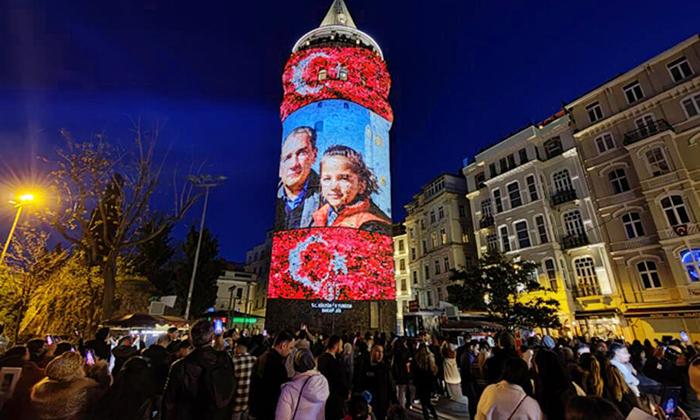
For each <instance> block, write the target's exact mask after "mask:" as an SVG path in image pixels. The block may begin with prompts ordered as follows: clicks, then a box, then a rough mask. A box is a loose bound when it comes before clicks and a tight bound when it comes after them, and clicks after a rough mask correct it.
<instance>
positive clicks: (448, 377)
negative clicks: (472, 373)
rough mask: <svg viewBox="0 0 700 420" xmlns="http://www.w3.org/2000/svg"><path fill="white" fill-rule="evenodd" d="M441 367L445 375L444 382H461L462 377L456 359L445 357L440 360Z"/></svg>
mask: <svg viewBox="0 0 700 420" xmlns="http://www.w3.org/2000/svg"><path fill="white" fill-rule="evenodd" d="M442 368H443V372H444V375H445V376H444V379H445V382H447V383H448V384H460V383H462V377H461V376H460V374H459V369H458V368H457V359H455V358H454V357H446V358H445V359H444V360H443V362H442Z"/></svg>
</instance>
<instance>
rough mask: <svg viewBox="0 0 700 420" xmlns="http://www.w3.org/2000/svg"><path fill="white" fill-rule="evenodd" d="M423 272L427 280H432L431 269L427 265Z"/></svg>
mask: <svg viewBox="0 0 700 420" xmlns="http://www.w3.org/2000/svg"><path fill="white" fill-rule="evenodd" d="M423 270H424V271H425V279H426V280H428V279H430V267H429V266H428V265H427V264H426V265H425V267H423Z"/></svg>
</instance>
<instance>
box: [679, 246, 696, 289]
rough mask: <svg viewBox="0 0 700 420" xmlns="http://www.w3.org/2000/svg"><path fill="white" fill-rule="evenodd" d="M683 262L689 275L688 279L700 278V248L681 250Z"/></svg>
mask: <svg viewBox="0 0 700 420" xmlns="http://www.w3.org/2000/svg"><path fill="white" fill-rule="evenodd" d="M681 264H683V269H684V270H685V272H686V274H687V275H688V280H690V281H692V282H696V281H698V280H700V248H693V249H685V250H683V251H681Z"/></svg>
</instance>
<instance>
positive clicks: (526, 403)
mask: <svg viewBox="0 0 700 420" xmlns="http://www.w3.org/2000/svg"><path fill="white" fill-rule="evenodd" d="M521 401H522V402H521ZM518 403H520V406H518ZM516 407H517V408H516ZM509 417H510V419H511V420H542V419H544V414H543V413H542V410H541V409H540V405H539V404H538V403H537V401H536V400H535V399H534V398H532V397H530V396H527V394H525V391H523V388H522V387H520V385H515V384H511V383H508V382H507V381H501V382H498V383H495V384H491V385H489V386H487V387H486V388H485V389H484V392H483V393H482V394H481V398H480V399H479V404H478V405H477V407H476V416H475V417H474V419H475V420H504V419H507V418H509Z"/></svg>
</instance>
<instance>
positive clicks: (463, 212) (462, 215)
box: [459, 204, 466, 217]
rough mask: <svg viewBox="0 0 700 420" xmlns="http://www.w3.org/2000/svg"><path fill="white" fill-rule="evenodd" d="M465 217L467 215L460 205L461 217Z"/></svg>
mask: <svg viewBox="0 0 700 420" xmlns="http://www.w3.org/2000/svg"><path fill="white" fill-rule="evenodd" d="M465 216H466V213H465V211H464V206H463V205H461V204H460V205H459V217H465Z"/></svg>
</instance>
